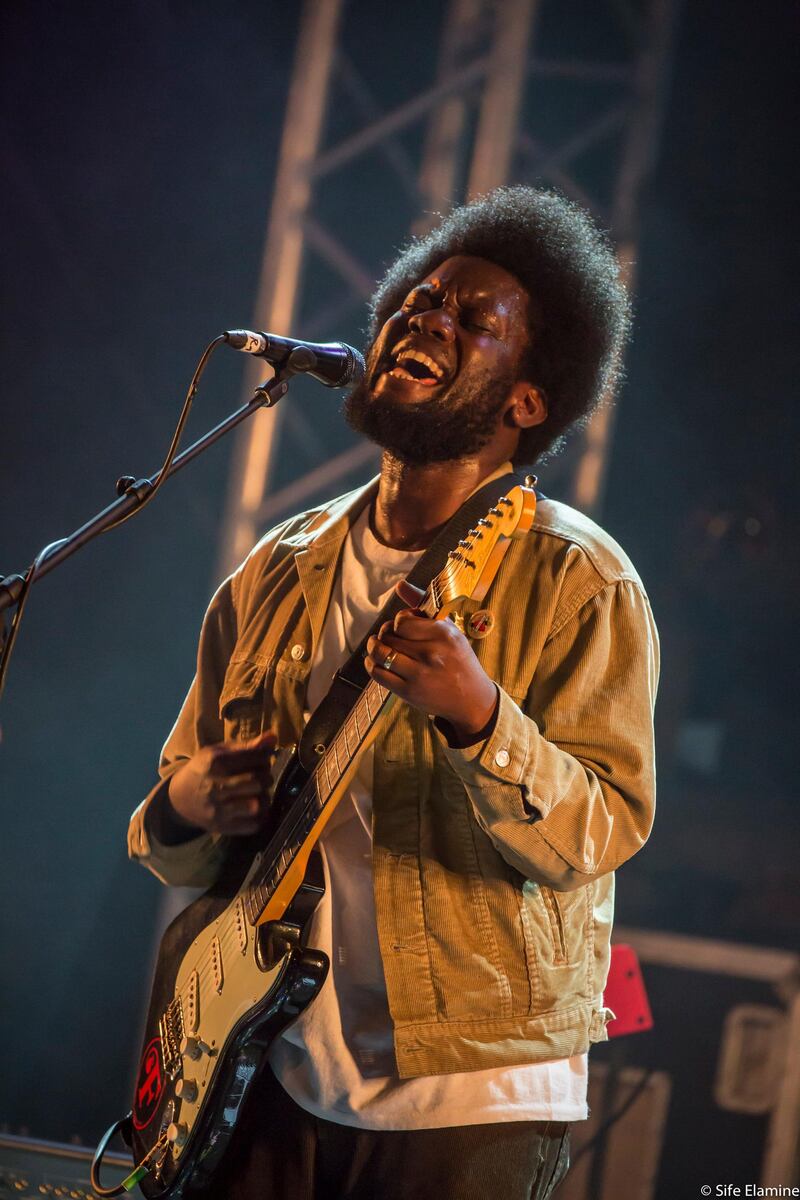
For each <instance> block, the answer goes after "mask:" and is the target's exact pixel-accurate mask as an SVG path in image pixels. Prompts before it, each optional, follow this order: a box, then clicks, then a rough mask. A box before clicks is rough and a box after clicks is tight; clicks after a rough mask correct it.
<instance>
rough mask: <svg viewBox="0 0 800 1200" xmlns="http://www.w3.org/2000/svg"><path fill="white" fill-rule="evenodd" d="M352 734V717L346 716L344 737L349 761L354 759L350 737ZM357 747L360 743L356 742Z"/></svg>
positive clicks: (343, 729) (343, 727)
mask: <svg viewBox="0 0 800 1200" xmlns="http://www.w3.org/2000/svg"><path fill="white" fill-rule="evenodd" d="M352 732H353V731H352V729H351V728H350V716H349V714H348V716H346V717H345V719H344V724H343V725H342V734H343V735H344V748H345V751H346V753H347V758H348V760H349V759H351V758H352V757H353V751H352V749H351V748H350V735H351V734H352ZM356 745H358V741H356Z"/></svg>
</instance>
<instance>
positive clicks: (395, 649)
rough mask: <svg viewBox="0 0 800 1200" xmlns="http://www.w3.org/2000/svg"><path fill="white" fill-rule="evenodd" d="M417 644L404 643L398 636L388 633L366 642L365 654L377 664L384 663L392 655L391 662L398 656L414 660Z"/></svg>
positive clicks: (416, 653)
mask: <svg viewBox="0 0 800 1200" xmlns="http://www.w3.org/2000/svg"><path fill="white" fill-rule="evenodd" d="M419 645H420V643H419V642H408V641H404V640H403V638H401V637H400V636H399V635H398V634H395V633H391V632H388V633H386V634H382V635H381V636H380V637H375V636H374V635H373V636H372V637H371V638H369V640H368V641H367V654H369V655H370V657H371V658H373V659H374V660H375V662H377V663H382V662H384V661H385V660H386V659H387V658H388V657H389V655H390V654H391V655H393V656H394V657H393V661H394V659H395V658H396V657H397V656H398V655H401V654H402V655H405V657H406V658H416V657H417V655H418V647H419Z"/></svg>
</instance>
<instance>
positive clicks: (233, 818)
mask: <svg viewBox="0 0 800 1200" xmlns="http://www.w3.org/2000/svg"><path fill="white" fill-rule="evenodd" d="M266 811H267V805H266V803H265V801H264V797H263V796H254V795H252V794H251V795H250V796H226V797H225V799H224V800H222V801H221V802H220V803H219V804H218V805H217V806H216V816H217V820H218V821H220V822H224V823H226V824H236V822H238V821H256V820H259V819H260V818H261V817H263V816H264V814H265V812H266Z"/></svg>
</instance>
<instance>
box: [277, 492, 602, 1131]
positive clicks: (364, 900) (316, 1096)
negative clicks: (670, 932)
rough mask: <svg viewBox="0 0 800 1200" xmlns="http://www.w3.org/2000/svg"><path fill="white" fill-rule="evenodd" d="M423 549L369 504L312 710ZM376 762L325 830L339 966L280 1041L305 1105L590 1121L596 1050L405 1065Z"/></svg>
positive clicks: (325, 939)
mask: <svg viewBox="0 0 800 1200" xmlns="http://www.w3.org/2000/svg"><path fill="white" fill-rule="evenodd" d="M421 553H422V552H421V551H418V552H411V553H409V552H406V551H403V550H392V549H389V548H388V547H387V546H383V545H381V543H380V542H378V541H377V540H376V538H375V537H374V535H373V533H372V531H371V529H370V527H369V506H367V507H366V508H365V509H364V512H363V513H362V514H361V515H360V517H359V519H358V520H357V521H356V523H355V525H354V526H353V529H352V530H351V532H350V534H349V535H348V537H347V539H346V541H345V544H344V547H343V550H342V563H341V569H340V571H339V572H338V574H337V578H336V582H335V584H334V588H333V592H332V595H331V601H330V605H329V607H328V611H327V614H326V617H325V623H324V626H323V629H322V634H321V637H320V642H319V646H318V648H317V653H316V656H315V658H314V662H313V664H312V669H311V674H310V677H309V684H308V693H307V704H308V710H309V712H311V711H313V710H314V708H316V706H317V705H318V704H319V703H320V701H321V700H322V698H323V697H324V696H325V694H326V692H327V690H328V688H329V687H330V683H331V678H332V676H333V674H334V672H335V671H336V670H337V669H338V667H339V666H341V664H342V663H343V662H344V661H345V660H346V659H347V658H348V657H349V656H350V654H351V653H352V651H353V650H354V649H355V648H356V647H357V646H358V644H359V642H360V641H361V639H362V637H363V636H364V634H365V633H366V632H367V630H368V629H369V628H370V627H371V626H372V625H373V624H374V622H375V620H376V618H377V616H378V613H379V612H380V610H381V609H382V608H383V606H384V604H385V603H386V601H387V600H388V599H389V593H390V592H391V590H392V588H393V587H394V585H395V583H396V582H397V581H398V579H402V578H404V577H405V576H406V575H407V574H408V573H409V571H410V570H411V568H412V567H413V565H414V563H415V562H416V560H417V559H418V558H419V555H420V554H421ZM372 766H373V751H372V749H370V750H368V751H367V752H366V753H365V754H364V756H363V757H362V759H361V763H360V765H359V769H358V771H357V773H356V775H355V777H354V778H353V781H352V783H351V785H350V788H349V791H348V793H347V794H346V795H345V796H343V797H342V799H341V800H340V801H339V804H338V806H337V809H336V811H335V812H334V814H333V816H332V817H331V820H330V823H329V824H328V826H327V828H326V829H325V832H324V833H323V835H322V837H321V838H320V841H319V848H320V850H321V855H322V861H323V865H324V871H325V894H324V896H323V898H322V900H321V901H320V903H319V905H318V907H317V910H316V912H315V914H314V916H313V918H312V925H311V928H310V930H309V935H308V942H309V945H311V946H315V947H317V948H318V949H320V950H322V951H323V952H324V953H325V954H327V955H328V956H329V958H330V961H331V969H330V972H329V975H328V978H327V980H326V981H325V984H324V985H323V987H322V990H321V991H320V994H319V996H317V998H316V999H315V1000H314V1002H313V1003H312V1004H310V1005H309V1007H308V1008H307V1009H305V1011H304V1012H302V1013H301V1014H300V1016H299V1017H298V1019H297V1020H296V1021H295V1022H293V1024H292V1025H290V1026H289V1027H288V1029H287V1030H286V1031H285V1032H284V1034H283V1036H282V1037H280V1038H277V1039H276V1041H275V1042H274V1043H273V1047H272V1050H271V1052H270V1063H271V1065H272V1069H273V1070H274V1072H275V1074H276V1075H277V1077H278V1079H279V1080H280V1082H281V1084H282V1085H283V1087H284V1088H285V1090H286V1091H287V1092H288V1093H289V1095H290V1096H291V1097H292V1099H293V1100H294V1101H295V1102H296V1103H297V1104H299V1105H300V1106H301V1108H304V1109H306V1110H307V1111H308V1112H310V1113H314V1114H315V1115H316V1116H319V1117H324V1118H326V1119H327V1120H329V1121H335V1122H338V1123H339V1124H341V1125H353V1126H357V1127H359V1128H362V1129H395V1130H397V1129H434V1128H441V1127H444V1126H451V1125H479V1124H489V1123H492V1122H496V1121H545V1120H552V1121H580V1120H584V1119H585V1118H586V1116H587V1115H588V1114H587V1107H586V1085H587V1068H588V1063H587V1055H586V1054H576V1055H575V1056H574V1057H572V1058H568V1059H558V1060H555V1061H553V1062H539V1063H531V1064H528V1065H525V1066H517V1067H490V1068H489V1069H488V1070H483V1071H468V1072H459V1073H457V1074H450V1075H425V1076H421V1077H419V1078H417V1079H400V1077H399V1075H398V1074H397V1066H396V1062H395V1057H394V1049H393V1042H392V1021H391V1017H390V1015H389V1006H388V1001H387V996H386V983H385V980H384V974H383V964H382V962H381V956H380V949H379V946H378V930H377V924H376V917H375V901H374V896H373V890H372Z"/></svg>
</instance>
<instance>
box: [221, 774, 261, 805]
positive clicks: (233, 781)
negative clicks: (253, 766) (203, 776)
mask: <svg viewBox="0 0 800 1200" xmlns="http://www.w3.org/2000/svg"><path fill="white" fill-rule="evenodd" d="M270 782H271V777H265V776H264V774H263V773H260V772H255V771H248V772H246V773H245V774H243V775H227V776H221V777H217V778H213V777H212V778H211V780H210V786H209V795H210V796H211V797H212V798H213V799H216V800H228V799H236V797H237V796H255V795H259V794H261V793H262V792H263V791H264V790H265V788H266V787H267V786H268V785H269V783H270Z"/></svg>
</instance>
